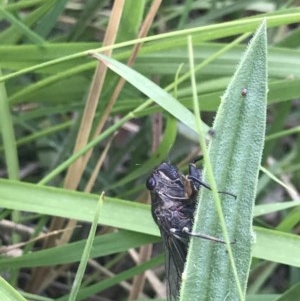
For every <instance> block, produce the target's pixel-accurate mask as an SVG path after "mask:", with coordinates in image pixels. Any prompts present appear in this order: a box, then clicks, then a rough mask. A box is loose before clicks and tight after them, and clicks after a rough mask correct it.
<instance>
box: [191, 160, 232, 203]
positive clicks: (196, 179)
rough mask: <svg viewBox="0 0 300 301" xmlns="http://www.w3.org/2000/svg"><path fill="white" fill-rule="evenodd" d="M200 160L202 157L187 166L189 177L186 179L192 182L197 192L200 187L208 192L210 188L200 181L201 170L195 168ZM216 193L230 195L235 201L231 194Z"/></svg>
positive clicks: (225, 192) (224, 192)
mask: <svg viewBox="0 0 300 301" xmlns="http://www.w3.org/2000/svg"><path fill="white" fill-rule="evenodd" d="M202 159H203V156H199V157H197V158H195V159H194V160H193V161H192V162H191V163H190V164H189V175H188V176H187V178H188V179H190V180H192V181H193V183H194V186H195V187H196V188H197V190H199V188H200V185H201V186H203V187H205V188H207V189H209V190H211V187H210V186H209V185H208V184H206V183H205V182H203V181H202V180H201V178H202V172H201V169H199V168H197V166H196V164H195V163H196V162H197V161H200V160H202ZM195 183H197V185H195ZM218 193H222V194H227V195H230V196H232V197H234V198H235V199H236V195H235V194H233V193H230V192H227V191H218Z"/></svg>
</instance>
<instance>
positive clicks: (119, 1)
mask: <svg viewBox="0 0 300 301" xmlns="http://www.w3.org/2000/svg"><path fill="white" fill-rule="evenodd" d="M124 3H125V1H124V0H116V1H115V2H114V5H113V8H112V13H111V17H110V19H109V23H108V27H107V31H106V33H105V38H104V41H103V46H107V45H112V44H114V42H115V39H116V36H117V32H118V28H119V24H120V20H121V16H122V11H123V7H124ZM111 51H112V50H108V51H107V52H106V53H105V54H106V55H108V56H110V55H111ZM106 72H107V67H106V66H105V65H104V64H102V63H101V62H99V64H98V65H97V68H96V70H95V73H94V77H93V80H92V83H91V87H90V92H89V95H88V98H87V102H86V106H85V109H84V113H83V117H82V121H81V125H80V129H79V132H78V136H77V140H76V143H75V147H74V153H76V152H77V151H78V150H79V149H81V148H82V147H83V146H85V145H86V144H87V141H88V138H89V137H90V132H91V128H92V122H93V119H94V116H95V111H96V108H97V104H98V100H99V96H100V94H101V91H102V86H103V82H104V78H105V75H106ZM84 168H85V166H84V164H83V159H82V158H80V159H79V160H77V161H76V162H74V164H72V165H71V166H70V167H69V169H68V171H67V175H66V179H65V184H64V187H65V188H67V189H76V188H77V186H78V184H79V181H80V178H81V176H82V173H83V171H84ZM64 223H65V220H64V219H62V218H54V219H52V221H51V226H50V231H55V230H58V229H61V228H62V227H63V225H64ZM69 224H72V225H73V226H75V225H76V221H72V222H70V223H69ZM70 236H71V234H70V235H68V237H65V239H68V238H69V237H70ZM65 239H64V241H63V240H60V243H64V242H66V241H65ZM55 245H56V241H55V240H54V239H52V238H49V239H48V240H46V242H45V243H44V246H43V247H44V248H49V247H53V246H55ZM49 271H50V269H49V268H36V269H34V270H33V273H32V278H31V281H29V282H28V285H27V290H28V291H29V292H37V291H39V290H40V288H41V287H44V286H43V282H44V281H45V280H46V278H47V274H48V272H49Z"/></svg>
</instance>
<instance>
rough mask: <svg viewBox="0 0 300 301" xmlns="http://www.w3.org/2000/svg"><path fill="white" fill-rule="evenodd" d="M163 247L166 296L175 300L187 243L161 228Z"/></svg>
mask: <svg viewBox="0 0 300 301" xmlns="http://www.w3.org/2000/svg"><path fill="white" fill-rule="evenodd" d="M161 236H162V239H163V245H164V249H165V268H166V280H167V298H168V300H169V301H171V300H172V301H175V300H177V297H178V294H179V289H180V285H181V275H182V272H183V269H184V264H185V258H186V250H187V244H186V243H185V242H183V241H181V240H180V239H178V238H177V237H175V236H174V234H173V233H171V232H167V231H164V230H161Z"/></svg>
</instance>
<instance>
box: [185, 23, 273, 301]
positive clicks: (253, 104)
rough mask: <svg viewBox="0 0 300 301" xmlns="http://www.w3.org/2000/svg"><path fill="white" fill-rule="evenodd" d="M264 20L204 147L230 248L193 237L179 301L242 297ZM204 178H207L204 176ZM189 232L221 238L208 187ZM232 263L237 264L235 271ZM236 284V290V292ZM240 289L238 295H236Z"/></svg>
mask: <svg viewBox="0 0 300 301" xmlns="http://www.w3.org/2000/svg"><path fill="white" fill-rule="evenodd" d="M266 68H267V67H266V24H265V22H264V23H263V24H262V25H261V26H260V28H259V29H258V31H257V33H256V34H255V36H254V37H253V39H252V41H251V43H250V44H249V47H248V49H247V51H246V52H245V54H244V56H243V58H242V60H241V63H240V65H239V66H238V68H237V70H236V73H235V75H234V77H233V78H232V81H231V83H230V84H229V86H228V88H227V90H226V92H225V94H224V96H223V98H222V102H221V105H220V107H219V110H218V112H217V117H216V120H215V123H214V126H213V129H214V135H213V137H212V139H211V140H212V141H211V144H210V146H209V157H210V161H211V164H212V167H213V175H214V178H215V181H216V183H217V187H218V190H219V191H228V192H231V193H233V194H235V195H236V196H237V198H236V199H234V198H233V197H231V196H228V195H224V194H220V197H221V202H222V209H223V216H224V219H225V223H226V227H227V231H228V233H229V237H230V239H231V240H232V241H233V240H235V239H236V243H235V244H232V245H231V249H232V251H233V259H234V263H235V264H234V265H233V264H231V263H230V260H229V256H230V253H231V252H229V253H228V252H226V247H225V246H224V245H223V244H221V243H213V242H211V241H205V240H201V239H199V238H193V239H192V240H191V245H190V254H189V256H188V259H187V263H186V270H185V273H184V275H183V279H182V292H181V300H215V301H218V300H241V299H243V298H244V297H243V295H244V296H245V291H246V284H247V279H248V273H249V267H250V262H251V252H252V245H253V242H254V234H253V231H252V216H253V206H254V200H255V192H256V185H257V177H258V172H259V166H260V161H261V156H262V149H263V143H264V136H265V123H266V93H267V69H266ZM204 181H205V182H208V180H207V177H206V176H204ZM193 231H194V232H197V233H204V234H207V235H212V236H215V237H218V238H223V237H224V234H223V232H222V230H221V227H220V222H219V219H218V215H217V212H216V208H215V203H214V201H213V198H212V193H211V191H209V190H208V189H202V192H201V195H200V200H199V206H198V212H197V213H196V218H195V225H194V230H193ZM233 266H235V267H236V270H235V271H236V275H235V274H234V272H233V271H234V269H233ZM238 283H239V284H240V288H241V289H240V293H239V292H238V289H237V288H238ZM241 291H242V294H241Z"/></svg>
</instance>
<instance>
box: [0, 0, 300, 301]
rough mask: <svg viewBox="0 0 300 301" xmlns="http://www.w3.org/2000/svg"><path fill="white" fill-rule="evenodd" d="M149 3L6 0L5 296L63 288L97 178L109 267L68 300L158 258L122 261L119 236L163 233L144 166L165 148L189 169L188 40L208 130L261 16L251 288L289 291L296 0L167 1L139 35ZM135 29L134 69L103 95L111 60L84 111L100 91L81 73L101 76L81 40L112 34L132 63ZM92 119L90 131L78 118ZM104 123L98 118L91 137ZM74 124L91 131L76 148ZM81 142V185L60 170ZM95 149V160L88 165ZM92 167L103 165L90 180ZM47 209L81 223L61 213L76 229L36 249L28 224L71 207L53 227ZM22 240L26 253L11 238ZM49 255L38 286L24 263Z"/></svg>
mask: <svg viewBox="0 0 300 301" xmlns="http://www.w3.org/2000/svg"><path fill="white" fill-rule="evenodd" d="M158 2H159V1H134V0H127V1H125V3H123V1H115V2H109V1H95V0H88V1H66V0H64V1H61V0H60V1H59V0H47V1H41V0H26V1H25V0H23V1H17V2H14V1H7V2H5V1H2V3H1V6H0V16H1V31H0V68H1V70H0V81H1V83H0V127H1V145H0V151H1V156H0V164H1V165H0V167H1V170H0V172H1V175H2V179H1V180H0V207H1V208H2V210H1V211H0V219H1V224H0V226H1V240H2V241H1V242H2V247H1V254H2V255H1V259H0V271H1V277H2V278H0V280H1V286H0V299H1V300H24V298H26V300H54V299H55V300H56V299H57V300H67V299H68V298H69V293H70V291H71V285H72V280H73V279H74V273H75V272H76V266H77V265H76V263H77V262H78V261H82V260H85V261H87V260H88V258H87V257H86V258H81V255H82V252H83V248H84V245H85V244H86V238H87V232H86V231H87V230H88V229H89V225H87V224H86V223H84V222H92V221H93V218H94V215H95V208H96V204H97V200H98V199H99V194H100V193H101V192H102V191H105V192H106V196H105V197H104V201H103V206H102V208H101V210H100V218H99V224H101V225H102V226H103V227H101V228H99V231H103V232H104V233H105V232H107V233H105V234H104V233H98V234H97V236H96V238H95V241H94V245H93V248H92V251H91V257H92V258H96V257H100V262H101V263H102V264H103V265H105V267H106V269H107V270H109V271H111V272H113V273H114V274H113V275H111V274H109V275H110V276H106V279H104V277H103V275H101V276H99V272H98V271H97V272H96V269H93V268H90V270H89V271H88V272H86V274H85V278H84V281H83V283H82V284H81V286H80V289H79V292H78V299H77V300H88V298H90V297H91V296H93V295H95V294H97V295H98V296H106V297H107V298H111V299H112V300H121V299H122V300H124V298H125V299H126V298H127V296H128V292H127V291H128V290H129V291H132V290H133V289H134V285H133V286H131V287H129V288H128V287H127V289H126V290H123V289H122V290H121V289H120V287H119V286H117V288H118V289H115V287H114V285H116V284H117V283H121V282H122V281H124V280H127V279H131V278H132V277H133V276H134V275H137V274H140V273H142V272H144V271H145V270H147V269H150V268H153V267H155V266H157V265H159V264H162V261H163V256H160V255H159V256H154V257H153V258H152V259H150V260H147V261H145V262H144V263H141V264H137V265H135V264H134V263H133V261H131V260H128V257H127V256H128V255H127V250H128V249H130V248H136V247H139V246H141V245H145V244H147V243H154V242H157V241H159V234H158V230H157V228H156V226H155V225H154V223H153V221H152V219H151V216H150V211H149V209H150V208H149V205H147V204H146V203H147V193H146V190H145V185H144V183H145V179H146V178H147V175H148V174H149V173H150V172H151V170H152V169H153V167H154V166H156V165H157V164H159V163H160V162H161V161H163V160H168V159H170V160H171V162H172V163H174V164H176V165H177V164H178V165H179V166H180V169H181V170H182V171H183V172H185V173H186V172H187V168H186V166H187V163H188V162H189V161H190V160H191V158H192V157H193V156H195V155H196V154H197V153H198V137H197V136H196V137H195V134H194V132H193V131H191V130H190V128H195V116H194V114H193V113H192V112H191V111H192V109H193V100H192V99H193V97H192V95H193V91H192V88H191V82H190V74H189V70H190V68H189V55H188V51H187V36H188V35H191V36H192V39H193V49H194V59H195V65H196V73H195V76H196V81H197V86H196V89H197V94H198V98H199V102H200V106H201V112H202V113H201V117H202V121H203V126H204V129H206V130H208V129H209V128H210V126H211V125H212V121H213V118H214V115H215V112H216V110H217V108H218V105H219V103H220V97H221V96H222V95H223V93H224V91H225V89H226V87H227V85H228V83H229V81H230V79H231V77H232V75H233V74H234V72H235V70H236V67H237V65H238V62H239V60H240V58H241V56H242V54H243V52H244V51H245V49H246V45H247V42H248V40H249V38H250V36H251V34H252V33H253V32H254V31H255V29H256V28H257V27H258V26H259V24H261V22H262V20H263V18H266V20H267V27H268V38H269V41H268V58H267V60H268V77H269V80H268V87H269V92H268V115H267V132H266V139H265V145H264V153H263V159H262V168H261V173H260V176H259V180H258V190H257V198H256V207H255V209H254V224H255V232H256V235H257V237H256V244H255V245H254V248H253V260H252V264H251V271H250V278H249V282H248V290H247V292H248V294H247V300H293V301H294V300H297V298H299V296H300V285H299V284H300V277H299V269H298V268H299V266H300V260H299V256H298V254H299V247H300V239H299V237H298V235H297V233H298V231H299V229H298V228H299V220H300V214H299V206H298V204H299V200H300V198H299V193H298V190H299V184H298V183H299V168H300V164H299V153H300V152H299V145H300V144H299V135H298V132H299V119H300V114H299V96H300V90H299V84H300V80H299V78H300V71H299V70H300V59H299V58H300V56H299V54H300V53H299V49H298V48H299V41H300V39H299V34H300V32H299V29H298V23H299V20H300V10H299V8H298V7H297V6H296V4H294V2H293V1H289V2H284V3H283V4H281V3H280V2H278V1H252V2H251V4H249V3H247V2H246V1H232V2H230V3H228V2H224V1H212V2H205V3H204V2H203V1H183V2H182V4H178V3H177V2H176V1H163V3H161V5H160V7H159V8H158V10H157V11H156V12H155V14H154V15H155V19H154V21H153V22H152V21H148V23H147V25H149V32H148V34H147V35H146V37H142V38H138V33H139V30H140V28H141V24H142V22H144V19H145V16H146V15H147V14H148V12H149V8H150V6H151V5H154V4H156V3H158ZM113 4H114V5H113ZM123 5H124V6H123ZM118 14H119V15H120V16H121V17H120V25H119V26H117V28H115V31H107V28H110V29H112V28H113V25H114V24H116V19H114V18H117V17H116V16H118ZM114 35H116V40H115V41H114V42H113V43H112V45H109V46H104V47H103V45H102V42H103V39H104V36H106V38H107V39H108V38H111V39H112V40H114V39H113V37H114ZM108 40H109V39H108ZM137 43H142V46H141V48H140V50H139V52H138V54H137V56H136V58H135V59H134V64H133V66H132V69H131V70H135V71H137V73H136V72H131V71H130V69H126V68H125V69H124V74H123V76H124V78H125V79H126V80H127V81H128V82H130V83H131V84H128V83H127V84H125V85H124V87H123V88H122V89H121V92H120V94H119V96H118V97H117V101H116V102H115V103H113V104H112V105H111V108H110V109H109V110H108V109H107V108H108V107H110V104H111V102H110V98H111V96H112V94H113V92H114V91H115V88H116V86H117V83H118V80H119V77H118V76H117V75H116V74H115V73H114V72H112V71H107V73H106V75H105V80H104V84H103V88H102V91H101V95H100V97H99V98H97V97H96V98H97V102H96V103H95V107H96V113H95V116H93V115H91V114H90V115H89V114H84V108H85V106H86V105H87V104H90V103H91V102H92V101H91V99H92V96H95V94H93V93H92V92H91V91H93V90H92V88H91V87H97V86H99V85H100V83H99V82H97V78H96V79H94V82H93V75H94V73H95V70H96V67H97V66H98V68H99V62H98V61H97V60H95V59H94V58H93V57H92V56H91V53H94V52H99V53H101V52H103V51H109V49H113V51H112V55H111V56H112V58H113V59H114V60H117V61H119V62H121V63H124V64H126V62H127V60H128V58H129V56H130V54H131V51H132V49H133V46H134V45H136V44H137ZM105 54H107V52H105ZM148 79H150V80H152V81H153V82H155V83H157V85H154V84H152V83H151V84H150V83H149V81H148ZM93 85H94V86H93ZM166 92H168V93H166ZM148 98H151V99H148ZM105 110H108V114H107V115H105V113H104V112H105ZM174 117H175V118H176V119H175V118H174ZM90 121H92V125H91V131H88V130H82V129H83V126H84V125H87V124H88V123H89V122H90ZM99 122H104V123H105V127H104V128H103V129H102V130H101V132H100V133H99V134H97V135H95V136H94V133H95V131H96V128H97V125H98V124H99ZM160 123H161V124H162V126H160ZM80 124H81V126H80ZM114 135H115V136H114ZM78 137H80V138H82V137H87V138H88V141H87V142H86V143H85V144H84V146H83V147H81V148H80V150H79V151H75V152H74V151H73V149H74V146H75V141H76V140H77V139H79V138H78ZM111 141H112V142H111ZM110 142H111V145H109V143H110ZM106 146H109V148H108V150H107V153H106V152H105V148H106ZM91 148H94V149H93V153H92V155H91V157H90V159H89V161H88V164H87V166H86V167H84V168H83V170H81V169H80V166H79V169H77V170H75V171H73V174H72V175H71V176H76V173H78V174H80V183H79V185H78V188H77V187H72V182H71V181H69V178H68V177H66V174H67V170H68V168H70V166H71V165H72V164H73V163H74V162H75V161H76V159H77V158H81V156H82V155H83V154H85V153H87V152H88V151H89V150H90V149H91ZM102 154H104V164H103V165H102V167H101V170H100V172H98V171H97V167H96V166H97V162H98V158H99V157H100V156H101V155H102ZM93 171H96V174H97V177H96V178H95V179H94V183H93V185H92V188H87V187H89V186H87V183H88V181H89V179H90V178H91V177H92V175H93ZM74 186H77V185H75V184H74ZM74 190H77V191H74ZM55 217H61V218H64V219H74V220H78V221H80V224H81V228H76V227H75V225H73V227H71V228H67V229H66V230H65V231H64V232H63V233H66V232H71V233H72V234H73V235H72V238H70V239H65V240H64V244H63V243H62V241H57V242H55V244H53V245H52V247H51V248H49V249H46V247H45V244H46V243H45V242H44V240H37V241H35V240H33V239H34V238H35V237H37V236H38V235H39V234H40V233H42V232H43V233H45V232H47V231H50V232H51V231H59V230H60V229H64V227H65V224H66V220H63V223H62V224H61V227H57V223H56V222H57V220H56V218H55ZM54 225H56V227H54ZM68 225H70V224H68ZM21 226H23V227H21ZM111 227H112V228H111ZM86 228H87V230H86ZM111 229H119V231H118V232H114V231H112V230H111ZM59 234H61V232H60V233H59ZM51 237H52V236H51ZM56 238H57V237H56V236H55V239H56ZM48 239H50V238H48ZM41 241H43V242H41ZM20 242H27V243H26V244H25V245H19V243H20ZM87 243H92V242H91V241H89V240H88V242H87ZM55 245H56V246H55ZM7 246H11V249H10V250H8V249H7V248H6V247H7ZM48 246H49V245H48ZM20 250H22V253H21V254H19V253H13V251H20ZM154 253H155V252H154ZM128 261H130V264H129V265H128V264H127V262H128ZM73 263H75V265H68V266H66V267H65V268H64V269H63V268H61V267H62V266H60V267H57V265H64V264H73ZM44 267H49V268H50V270H47V271H48V273H46V277H44V279H42V277H40V279H39V280H47V278H48V276H49V275H50V274H49V273H50V272H49V271H52V272H53V271H54V272H55V274H56V277H53V278H51V279H52V281H49V282H48V283H47V284H44V285H41V283H35V282H34V277H32V278H31V276H32V275H34V273H36V271H37V270H36V269H37V268H40V269H42V268H44ZM60 268H61V269H60ZM62 271H69V272H70V275H66V273H64V272H62ZM107 274H108V273H107ZM281 275H283V276H281ZM70 283H71V284H70ZM58 284H60V285H61V286H59V289H58V286H57V285H58ZM75 285H80V284H77V283H76V284H75ZM111 287H113V289H111ZM154 287H155V286H154ZM19 289H21V290H23V292H22V295H23V297H21V295H20V293H19V292H18V291H19ZM142 290H143V289H140V291H139V292H140V293H141V291H142ZM153 291H154V289H153V288H151V289H145V290H144V291H143V293H144V295H141V298H143V299H146V298H149V296H153V294H154V293H153ZM110 293H115V295H109V294H110ZM155 294H158V293H157V292H155ZM157 300H158V299H157Z"/></svg>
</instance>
